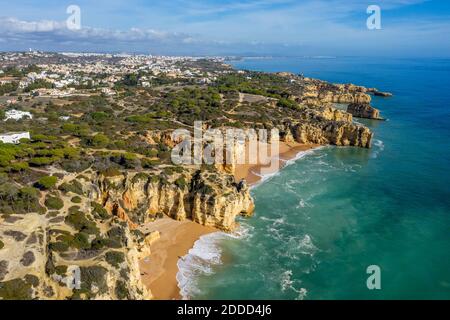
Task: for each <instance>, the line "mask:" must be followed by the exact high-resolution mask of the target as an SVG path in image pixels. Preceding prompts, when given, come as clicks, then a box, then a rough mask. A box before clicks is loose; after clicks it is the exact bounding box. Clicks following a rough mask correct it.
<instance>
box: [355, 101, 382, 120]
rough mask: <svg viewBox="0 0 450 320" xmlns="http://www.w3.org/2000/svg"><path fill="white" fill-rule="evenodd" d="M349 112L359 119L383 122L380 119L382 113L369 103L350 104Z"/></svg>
mask: <svg viewBox="0 0 450 320" xmlns="http://www.w3.org/2000/svg"><path fill="white" fill-rule="evenodd" d="M347 112H348V113H351V114H352V115H353V116H355V117H357V118H367V119H375V120H383V119H382V118H381V117H380V111H379V110H378V109H375V108H374V107H372V106H371V105H370V104H368V103H350V104H349V105H348V108H347Z"/></svg>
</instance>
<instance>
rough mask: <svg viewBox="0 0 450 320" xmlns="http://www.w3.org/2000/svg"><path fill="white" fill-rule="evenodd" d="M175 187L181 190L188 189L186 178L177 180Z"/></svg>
mask: <svg viewBox="0 0 450 320" xmlns="http://www.w3.org/2000/svg"><path fill="white" fill-rule="evenodd" d="M175 185H177V186H178V187H179V188H181V189H184V188H186V180H185V179H184V177H179V178H178V179H177V180H175Z"/></svg>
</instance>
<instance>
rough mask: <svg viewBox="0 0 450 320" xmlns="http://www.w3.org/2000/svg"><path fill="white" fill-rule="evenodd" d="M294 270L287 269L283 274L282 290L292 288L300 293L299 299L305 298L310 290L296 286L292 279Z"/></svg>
mask: <svg viewBox="0 0 450 320" xmlns="http://www.w3.org/2000/svg"><path fill="white" fill-rule="evenodd" d="M292 275H293V272H292V270H286V271H285V272H283V273H282V274H281V280H280V285H281V291H283V292H285V291H288V290H292V291H294V292H296V293H297V294H298V296H297V300H303V299H305V297H306V295H307V294H308V290H306V289H305V288H300V289H297V288H295V287H294V281H293V280H292Z"/></svg>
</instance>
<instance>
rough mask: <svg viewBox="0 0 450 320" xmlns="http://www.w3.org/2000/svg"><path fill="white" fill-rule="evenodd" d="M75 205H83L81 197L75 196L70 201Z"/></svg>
mask: <svg viewBox="0 0 450 320" xmlns="http://www.w3.org/2000/svg"><path fill="white" fill-rule="evenodd" d="M70 201H72V202H73V203H81V201H82V199H81V198H80V197H79V196H75V197H73V198H72V199H70Z"/></svg>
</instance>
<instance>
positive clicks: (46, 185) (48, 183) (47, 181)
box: [36, 176, 58, 190]
mask: <svg viewBox="0 0 450 320" xmlns="http://www.w3.org/2000/svg"><path fill="white" fill-rule="evenodd" d="M57 182H58V178H57V177H54V176H45V177H42V178H40V179H39V180H38V181H37V182H36V187H37V188H39V189H41V190H49V189H52V188H53V187H54V186H55V185H56V183H57Z"/></svg>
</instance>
